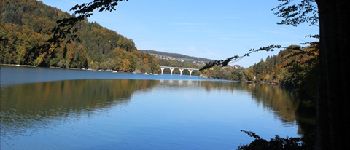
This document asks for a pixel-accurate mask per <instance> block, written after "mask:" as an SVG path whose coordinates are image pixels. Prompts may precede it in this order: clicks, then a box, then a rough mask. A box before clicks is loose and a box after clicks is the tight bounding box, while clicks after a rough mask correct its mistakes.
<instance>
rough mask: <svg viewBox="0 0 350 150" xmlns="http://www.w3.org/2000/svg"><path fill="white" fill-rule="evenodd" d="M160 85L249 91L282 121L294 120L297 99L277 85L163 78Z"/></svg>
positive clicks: (208, 89)
mask: <svg viewBox="0 0 350 150" xmlns="http://www.w3.org/2000/svg"><path fill="white" fill-rule="evenodd" d="M160 85H161V86H164V87H202V88H204V89H205V90H206V91H208V92H209V91H211V90H225V91H243V92H244V91H246V92H250V93H251V94H252V96H253V99H254V100H255V101H256V102H257V103H259V104H262V105H263V106H264V107H265V108H268V109H270V110H271V111H272V112H273V113H275V114H276V116H278V117H279V118H280V119H281V120H282V121H283V122H285V123H293V122H294V121H295V120H296V113H295V112H296V110H297V109H298V103H299V101H298V100H297V99H295V98H294V97H293V96H292V95H291V94H290V93H289V92H288V91H286V90H283V89H281V88H280V87H278V86H271V85H255V84H243V83H238V82H222V81H216V82H214V81H191V80H189V81H188V80H187V81H186V80H163V81H160Z"/></svg>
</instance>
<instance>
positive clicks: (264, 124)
mask: <svg viewBox="0 0 350 150" xmlns="http://www.w3.org/2000/svg"><path fill="white" fill-rule="evenodd" d="M297 104H298V100H296V99H294V98H293V97H292V96H291V94H290V93H288V92H287V91H284V90H282V89H281V88H279V87H276V86H267V85H256V84H255V85H254V84H241V83H236V82H228V81H223V80H208V79H203V78H200V77H196V76H179V75H143V74H127V73H112V72H94V71H79V70H66V69H45V68H26V67H6V66H1V111H0V117H1V120H0V121H1V122H0V128H1V148H0V149H1V150H7V149H15V150H22V149H23V150H28V149H35V150H39V149H43V150H50V149H52V150H71V149H72V150H73V149H74V150H76V149H84V150H86V149H87V150H90V149H91V150H94V149H99V150H109V149H136V150H139V149H140V150H141V149H142V150H145V149H191V150H194V149H198V150H204V149H208V150H218V149H220V150H225V149H227V150H232V149H236V148H237V146H239V145H243V144H247V143H249V142H251V141H252V140H253V139H252V138H250V137H249V136H248V135H246V134H244V133H243V132H241V131H240V130H250V131H253V132H255V133H257V134H258V135H260V136H262V137H263V138H266V139H269V138H273V137H274V136H275V135H280V136H281V137H287V136H289V137H300V136H302V135H301V133H299V132H300V129H299V126H298V123H297V120H296V118H297V116H296V115H295V111H296V109H297V106H298V105H297Z"/></svg>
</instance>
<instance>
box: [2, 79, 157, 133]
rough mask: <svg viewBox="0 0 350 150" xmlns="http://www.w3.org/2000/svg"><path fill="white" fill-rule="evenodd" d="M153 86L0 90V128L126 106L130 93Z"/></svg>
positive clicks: (52, 85)
mask: <svg viewBox="0 0 350 150" xmlns="http://www.w3.org/2000/svg"><path fill="white" fill-rule="evenodd" d="M157 84H158V81H155V80H66V81H57V82H43V83H33V84H22V85H15V86H10V87H5V88H1V107H0V108H1V109H0V110H1V112H0V118H1V128H5V129H2V130H3V131H4V132H6V131H12V130H18V128H23V127H28V126H29V127H31V125H34V124H35V123H38V122H40V123H41V124H43V123H44V122H45V121H47V119H51V118H55V119H57V117H71V116H72V115H81V114H84V113H91V112H93V111H95V110H99V109H105V108H109V107H111V106H114V105H118V104H123V103H127V102H128V101H129V100H130V97H131V96H132V94H133V93H134V92H136V91H146V90H148V89H150V88H152V87H154V86H155V85H157Z"/></svg>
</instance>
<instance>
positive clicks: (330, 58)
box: [316, 0, 350, 150]
mask: <svg viewBox="0 0 350 150" xmlns="http://www.w3.org/2000/svg"><path fill="white" fill-rule="evenodd" d="M346 1H347V0H316V2H317V5H318V9H319V17H320V19H319V21H320V64H321V67H320V71H321V74H320V75H321V80H320V95H319V96H320V97H319V101H318V110H317V113H318V114H317V115H318V117H317V119H318V130H317V131H318V136H317V143H316V148H317V149H324V150H331V149H333V150H338V149H339V150H340V149H342V150H344V149H350V148H349V145H350V143H347V142H348V141H347V137H348V136H349V135H350V134H349V128H350V125H349V121H350V116H349V113H350V107H349V101H350V98H349V97H350V95H349V94H350V88H348V89H347V86H348V85H349V84H350V83H349V77H350V76H349V74H347V73H346V72H347V71H348V70H349V66H348V65H349V60H350V57H349V55H348V56H347V55H346V52H350V51H349V49H350V47H349V44H350V43H349V36H350V34H349V28H350V25H349V24H347V22H348V21H350V20H349V19H350V16H349V14H350V8H349V5H348V4H346ZM347 109H348V110H347Z"/></svg>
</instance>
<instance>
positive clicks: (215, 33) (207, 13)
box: [43, 0, 318, 67]
mask: <svg viewBox="0 0 350 150" xmlns="http://www.w3.org/2000/svg"><path fill="white" fill-rule="evenodd" d="M89 1H91V0H43V2H44V3H45V4H48V5H50V6H54V7H57V8H59V9H62V10H63V11H68V10H69V8H71V7H72V6H74V4H77V3H82V2H89ZM277 5H278V1H277V0H268V1H267V0H264V1H262V0H221V1H213V0H129V1H127V2H121V3H120V4H119V5H118V7H117V11H115V12H112V13H110V12H104V13H95V14H94V15H93V16H92V17H91V18H89V21H96V22H97V23H99V24H101V25H102V26H104V27H107V28H109V29H111V30H114V31H116V32H118V33H120V34H122V35H125V36H126V37H128V38H131V39H133V40H134V42H135V44H136V46H137V48H138V49H148V50H149V49H152V50H158V51H165V52H175V53H181V54H186V55H190V56H196V57H205V58H210V59H225V58H227V57H231V56H234V55H236V54H238V55H242V54H244V53H245V52H247V51H248V50H249V49H251V48H258V47H261V46H267V45H269V44H281V45H283V46H288V45H290V44H299V43H303V42H306V41H310V40H312V39H309V38H305V36H306V35H309V34H317V33H318V28H317V27H316V26H309V25H307V24H302V25H299V26H298V27H293V26H286V25H277V24H276V23H277V22H278V21H279V18H278V17H276V16H275V15H273V13H272V11H271V8H273V7H274V6H277ZM276 53H278V52H259V53H254V54H252V55H251V56H250V57H246V58H244V59H242V60H240V61H238V62H236V63H235V64H237V65H241V66H244V67H248V66H250V65H253V64H254V63H256V62H258V61H260V59H261V58H266V57H267V56H269V55H273V54H276ZM231 65H232V64H231Z"/></svg>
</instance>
